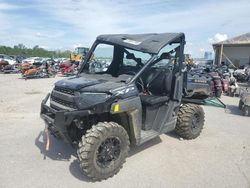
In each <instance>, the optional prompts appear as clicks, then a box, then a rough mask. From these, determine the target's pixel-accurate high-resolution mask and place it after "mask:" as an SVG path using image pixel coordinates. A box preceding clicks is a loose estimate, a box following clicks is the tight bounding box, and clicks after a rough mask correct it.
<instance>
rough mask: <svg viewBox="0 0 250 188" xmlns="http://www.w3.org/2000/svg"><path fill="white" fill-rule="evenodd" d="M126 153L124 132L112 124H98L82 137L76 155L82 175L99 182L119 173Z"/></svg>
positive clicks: (127, 142) (126, 135)
mask: <svg viewBox="0 0 250 188" xmlns="http://www.w3.org/2000/svg"><path fill="white" fill-rule="evenodd" d="M128 151H129V137H128V134H127V132H126V130H125V129H124V128H123V127H122V126H120V125H118V124H117V123H114V122H99V123H98V124H97V125H94V126H93V127H92V128H91V129H90V130H88V131H87V133H86V135H84V136H83V137H82V141H80V142H79V148H78V150H77V154H78V158H79V161H80V167H81V169H82V170H83V173H84V175H86V176H88V177H89V178H90V179H92V180H95V181H96V180H99V181H100V180H103V179H107V178H109V177H112V176H114V175H115V174H116V173H118V172H119V171H120V169H121V168H122V165H123V163H124V162H125V160H126V157H127V156H128Z"/></svg>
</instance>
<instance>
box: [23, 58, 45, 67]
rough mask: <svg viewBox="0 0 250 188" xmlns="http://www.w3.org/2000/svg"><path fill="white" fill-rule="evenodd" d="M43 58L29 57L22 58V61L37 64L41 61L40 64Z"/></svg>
mask: <svg viewBox="0 0 250 188" xmlns="http://www.w3.org/2000/svg"><path fill="white" fill-rule="evenodd" d="M42 61H43V58H41V57H29V58H27V59H24V60H22V63H30V64H32V65H33V64H35V65H36V64H39V63H41V65H42Z"/></svg>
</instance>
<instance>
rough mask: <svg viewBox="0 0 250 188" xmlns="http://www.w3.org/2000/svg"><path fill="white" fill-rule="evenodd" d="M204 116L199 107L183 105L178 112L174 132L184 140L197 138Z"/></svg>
mask: <svg viewBox="0 0 250 188" xmlns="http://www.w3.org/2000/svg"><path fill="white" fill-rule="evenodd" d="M204 121H205V114H204V111H203V109H202V107H201V106H199V105H195V104H183V105H182V106H181V107H180V109H179V112H178V117H177V123H176V128H175V131H176V133H177V134H178V135H179V136H180V137H182V138H184V139H194V138H196V137H198V136H199V135H200V133H201V131H202V129H203V126H204Z"/></svg>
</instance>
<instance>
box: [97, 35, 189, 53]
mask: <svg viewBox="0 0 250 188" xmlns="http://www.w3.org/2000/svg"><path fill="white" fill-rule="evenodd" d="M182 38H183V41H184V38H185V35H184V33H148V34H111V35H100V36H98V37H97V41H99V42H104V43H107V44H112V45H120V46H124V47H126V48H130V49H133V50H137V51H141V52H145V53H150V54H158V53H159V51H160V50H161V49H162V48H163V47H164V46H166V45H167V44H170V43H177V42H181V40H182Z"/></svg>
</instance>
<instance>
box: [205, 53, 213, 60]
mask: <svg viewBox="0 0 250 188" xmlns="http://www.w3.org/2000/svg"><path fill="white" fill-rule="evenodd" d="M204 59H206V60H212V59H213V53H212V52H204Z"/></svg>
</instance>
